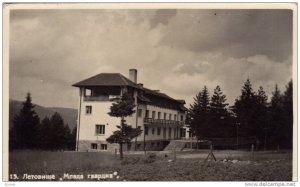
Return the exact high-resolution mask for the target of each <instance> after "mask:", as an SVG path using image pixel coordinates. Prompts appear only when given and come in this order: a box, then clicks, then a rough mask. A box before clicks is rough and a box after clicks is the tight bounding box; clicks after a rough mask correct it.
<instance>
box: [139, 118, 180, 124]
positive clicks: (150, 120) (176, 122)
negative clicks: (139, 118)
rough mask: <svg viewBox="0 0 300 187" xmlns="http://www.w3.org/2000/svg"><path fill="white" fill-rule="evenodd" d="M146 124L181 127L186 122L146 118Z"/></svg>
mask: <svg viewBox="0 0 300 187" xmlns="http://www.w3.org/2000/svg"><path fill="white" fill-rule="evenodd" d="M144 123H147V124H156V125H179V126H183V125H184V121H175V120H165V119H153V118H144Z"/></svg>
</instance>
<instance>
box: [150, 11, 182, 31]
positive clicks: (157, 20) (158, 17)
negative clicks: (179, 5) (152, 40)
mask: <svg viewBox="0 0 300 187" xmlns="http://www.w3.org/2000/svg"><path fill="white" fill-rule="evenodd" d="M176 14H177V11H176V10H174V9H159V10H157V11H156V12H155V15H154V16H153V17H152V19H150V25H151V28H153V27H155V26H156V25H158V24H163V25H167V24H168V22H169V20H170V19H171V18H172V17H174V16H176Z"/></svg>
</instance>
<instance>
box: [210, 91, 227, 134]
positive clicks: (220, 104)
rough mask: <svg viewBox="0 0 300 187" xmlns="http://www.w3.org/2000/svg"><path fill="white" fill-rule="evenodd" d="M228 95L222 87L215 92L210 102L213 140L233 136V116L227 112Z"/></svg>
mask: <svg viewBox="0 0 300 187" xmlns="http://www.w3.org/2000/svg"><path fill="white" fill-rule="evenodd" d="M227 106H228V103H226V95H224V94H223V92H222V91H221V88H220V86H217V87H216V88H215V90H214V94H213V96H212V97H211V101H210V116H211V117H210V119H211V120H210V124H209V127H210V130H209V132H210V133H209V134H210V136H211V137H212V138H216V137H229V136H231V134H232V125H231V124H230V123H231V122H232V119H231V116H230V115H229V113H228V110H227Z"/></svg>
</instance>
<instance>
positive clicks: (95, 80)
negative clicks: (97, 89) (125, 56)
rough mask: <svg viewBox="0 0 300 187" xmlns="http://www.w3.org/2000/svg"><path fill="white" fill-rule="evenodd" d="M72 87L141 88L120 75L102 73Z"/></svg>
mask: <svg viewBox="0 0 300 187" xmlns="http://www.w3.org/2000/svg"><path fill="white" fill-rule="evenodd" d="M72 86H75V87H83V86H131V87H135V88H139V87H138V85H137V84H135V83H134V82H132V81H131V80H129V79H128V78H126V77H125V76H123V75H122V74H120V73H100V74H98V75H95V76H93V77H90V78H88V79H85V80H83V81H80V82H78V83H75V84H73V85H72Z"/></svg>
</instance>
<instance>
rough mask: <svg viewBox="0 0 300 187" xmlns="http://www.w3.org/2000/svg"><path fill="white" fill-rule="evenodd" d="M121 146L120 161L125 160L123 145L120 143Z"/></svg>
mask: <svg viewBox="0 0 300 187" xmlns="http://www.w3.org/2000/svg"><path fill="white" fill-rule="evenodd" d="M119 146H120V159H123V143H119Z"/></svg>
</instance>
